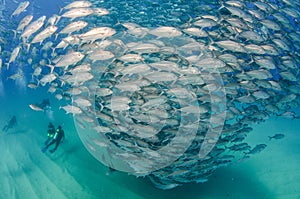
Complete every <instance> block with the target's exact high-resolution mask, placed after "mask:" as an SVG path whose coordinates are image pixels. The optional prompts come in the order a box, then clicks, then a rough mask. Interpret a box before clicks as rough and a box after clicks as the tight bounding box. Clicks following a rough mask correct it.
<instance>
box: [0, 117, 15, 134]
mask: <svg viewBox="0 0 300 199" xmlns="http://www.w3.org/2000/svg"><path fill="white" fill-rule="evenodd" d="M16 124H17V118H16V116H13V117H12V118H11V119H10V120H9V122H8V124H6V125H5V126H4V127H3V129H2V131H4V132H7V131H8V129H10V128H13V127H14V126H15V125H16Z"/></svg>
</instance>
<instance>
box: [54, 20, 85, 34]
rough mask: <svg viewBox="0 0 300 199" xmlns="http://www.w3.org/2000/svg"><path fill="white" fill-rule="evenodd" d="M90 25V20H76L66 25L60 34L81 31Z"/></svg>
mask: <svg viewBox="0 0 300 199" xmlns="http://www.w3.org/2000/svg"><path fill="white" fill-rule="evenodd" d="M87 25H88V22H85V21H75V22H72V23H70V24H68V25H67V26H66V27H64V28H63V29H62V30H61V31H60V32H59V34H69V35H70V34H72V33H73V32H76V31H79V30H81V29H83V28H85V27H86V26H87Z"/></svg>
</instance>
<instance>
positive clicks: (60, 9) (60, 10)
mask: <svg viewBox="0 0 300 199" xmlns="http://www.w3.org/2000/svg"><path fill="white" fill-rule="evenodd" d="M63 10H64V8H62V7H61V6H59V11H58V13H59V14H60V13H61V12H62V11H63Z"/></svg>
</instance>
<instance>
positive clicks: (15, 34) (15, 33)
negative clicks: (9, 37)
mask: <svg viewBox="0 0 300 199" xmlns="http://www.w3.org/2000/svg"><path fill="white" fill-rule="evenodd" d="M12 31H13V33H14V39H16V37H17V31H16V30H12Z"/></svg>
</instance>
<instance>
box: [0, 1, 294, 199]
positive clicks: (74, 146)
mask: <svg viewBox="0 0 300 199" xmlns="http://www.w3.org/2000/svg"><path fill="white" fill-rule="evenodd" d="M257 2H263V1H257ZM268 2H270V3H278V5H283V4H284V2H285V1H268ZM287 2H288V1H287ZM295 2H298V1H295ZM19 3H20V2H17V1H5V0H2V1H1V10H0V11H1V15H0V16H1V22H0V24H1V27H3V28H1V37H0V38H1V42H0V43H1V60H2V61H3V64H2V68H1V70H0V74H1V82H0V83H1V84H0V107H1V112H0V127H1V129H2V127H4V126H5V125H6V124H7V123H8V121H9V120H10V118H11V117H12V116H16V118H17V124H16V126H14V127H13V128H11V129H9V130H8V131H7V132H4V131H2V132H1V134H0V151H1V156H0V159H1V160H0V182H1V183H0V184H1V186H0V199H2V198H3V199H7V198H8V199H10V198H13V199H15V198H16V199H17V198H22V199H23V198H25V199H26V198H30V199H33V198H38V199H40V198H58V199H64V198H78V199H81V198H87V199H89V198H91V199H93V198H95V199H96V198H109V199H110V198H111V199H116V198H120V199H123V198H130V199H133V198H141V199H142V198H146V199H152V198H157V199H168V198H170V199H171V198H176V199H177V198H178V199H181V198H191V199H200V198H201V199H202V198H203V199H219V198H220V199H223V198H232V199H234V198H245V199H247V198H249V199H250V198H251V199H252V198H259V199H263V198H265V199H273V198H274V199H300V191H299V187H300V172H299V171H298V170H299V166H300V146H299V141H300V134H299V130H300V125H299V124H300V120H299V118H300V117H299V115H300V109H299V100H300V92H299V74H300V73H299V62H300V61H299V53H297V52H298V48H299V46H300V45H299V43H300V41H296V42H295V43H294V45H292V44H290V43H289V44H288V45H290V46H291V49H290V51H291V52H288V53H287V52H285V51H284V52H283V53H281V54H280V55H278V56H272V59H274V62H275V63H276V64H278V63H279V64H280V61H282V60H280V56H289V55H292V56H294V57H293V58H294V60H293V61H295V68H292V66H289V67H290V68H288V69H289V70H290V71H292V72H293V73H295V76H294V78H296V80H297V81H294V80H291V79H292V78H293V77H290V76H288V77H286V79H284V78H283V77H284V75H282V77H280V74H279V73H278V71H280V70H283V71H285V68H284V67H283V68H280V67H282V66H276V70H275V69H270V70H269V71H270V74H272V75H273V76H274V77H272V78H273V80H274V81H277V80H278V79H279V81H278V82H279V83H281V86H282V87H283V89H285V87H284V86H286V89H285V90H284V91H282V92H279V94H278V93H276V92H273V93H272V92H269V97H267V98H266V99H264V100H265V101H263V100H262V99H259V97H261V96H259V97H258V98H256V99H258V100H257V102H253V104H252V105H255V104H256V105H258V106H266V105H269V104H272V105H275V106H278V107H280V103H279V101H280V99H281V98H277V95H280V96H281V95H289V94H291V93H293V95H295V100H291V101H290V103H286V104H287V107H284V108H282V111H280V113H281V114H283V113H289V112H290V113H293V114H294V116H296V117H295V118H292V117H285V116H284V115H282V116H276V114H270V117H267V119H266V120H265V121H263V122H258V123H255V122H253V123H252V124H251V125H250V127H252V128H253V130H252V131H250V132H249V133H248V134H247V137H246V138H245V140H243V142H245V143H248V144H249V145H250V146H252V147H254V146H256V145H257V144H266V145H267V147H266V148H265V149H264V150H263V151H261V152H259V153H257V154H253V155H250V156H251V157H250V158H245V159H243V158H242V159H238V160H237V161H232V163H231V164H226V166H224V167H221V166H220V167H219V166H218V165H217V163H216V167H219V168H217V169H216V170H215V168H214V169H213V172H212V173H211V174H210V175H209V176H207V180H208V181H207V182H205V183H194V182H192V183H187V182H186V183H183V184H181V183H178V185H179V186H177V187H175V188H173V189H170V190H162V189H158V188H156V187H155V186H154V185H153V183H152V182H151V181H150V180H149V178H147V177H136V176H135V175H132V174H130V173H126V172H122V171H115V172H110V170H109V168H108V167H107V166H105V165H104V164H103V162H105V161H103V162H100V161H98V160H97V159H101V156H100V157H99V155H98V156H97V150H96V149H97V148H96V149H95V148H93V146H94V145H92V146H91V145H88V144H90V143H93V142H92V141H94V140H95V137H93V136H94V134H92V133H91V134H88V132H87V130H86V129H88V128H87V127H86V129H83V130H82V129H81V130H80V131H78V129H79V128H78V123H77V122H78V120H74V117H73V115H72V114H66V111H65V110H63V108H61V107H63V106H66V104H70V100H69V99H67V98H63V99H62V100H59V99H57V96H56V97H55V94H56V93H63V92H64V89H66V88H65V87H64V86H63V85H59V86H56V87H57V89H58V91H57V92H56V93H55V94H51V93H50V92H48V89H49V84H46V86H38V88H36V89H30V88H28V87H27V85H28V83H29V82H32V80H31V75H32V71H33V66H32V65H31V64H30V63H28V62H29V61H28V59H29V58H32V59H33V60H32V62H33V63H34V64H36V62H37V63H38V62H39V61H40V60H41V59H42V58H43V57H44V58H45V55H43V54H42V53H41V52H42V51H39V50H37V51H38V55H37V56H34V55H33V53H32V51H30V53H26V52H25V47H23V48H24V49H23V50H24V51H22V52H21V53H20V55H19V57H18V58H17V60H16V61H15V62H12V63H11V64H10V69H9V70H7V69H6V65H5V62H8V60H9V58H10V54H11V52H12V50H13V49H14V48H15V47H16V46H17V45H18V44H19V43H21V42H22V41H21V40H19V39H13V31H12V30H15V29H16V27H17V25H18V23H19V21H20V20H21V19H22V18H23V17H24V16H25V15H27V14H32V15H34V17H35V18H37V17H40V16H42V15H46V16H47V19H48V18H49V17H50V16H52V14H54V13H59V9H60V8H62V7H64V6H65V5H67V3H70V2H64V1H61V0H56V1H45V0H35V1H30V5H29V6H28V8H27V9H26V10H25V11H24V13H21V14H20V16H14V17H11V16H10V15H11V13H12V12H13V11H14V9H15V8H16V7H17V5H18V4H19ZM248 4H249V5H248V8H253V4H251V3H248ZM94 5H95V6H100V7H103V8H106V9H108V10H109V11H110V17H103V18H97V17H91V18H88V20H90V21H91V24H90V26H91V27H94V25H96V24H98V25H101V26H109V27H110V26H111V27H114V28H115V29H116V30H117V31H119V32H118V34H116V36H114V37H113V39H118V37H120V38H126V39H128V40H125V39H124V42H125V43H126V42H128V43H126V45H127V46H130V44H131V43H130V42H132V43H133V42H140V43H143V42H146V41H147V40H149V38H151V39H153V37H150V36H137V37H133V36H128V35H129V31H127V30H125V28H124V27H119V26H118V24H119V23H120V24H123V23H126V22H132V23H137V24H139V25H141V26H143V27H147V28H153V27H157V26H172V27H178V29H180V30H181V29H183V28H185V25H186V23H187V24H190V23H192V20H193V19H194V18H195V17H198V16H202V15H205V14H207V15H213V14H214V13H216V12H219V10H218V9H217V7H218V6H219V3H218V1H196V0H195V1H163V0H152V1H148V0H147V1H133V0H132V1H118V2H116V1H94ZM297 5H299V2H298V4H297ZM295 9H296V11H298V15H299V10H300V8H299V7H296V8H295ZM223 12H224V13H225V14H224V15H225V16H226V13H227V11H220V13H222V14H223ZM278 12H280V13H281V11H280V10H278ZM272 14H273V13H269V15H270V16H269V15H264V16H265V17H267V18H268V19H271V20H274V17H273V16H272ZM292 14H293V13H292ZM295 15H296V14H295ZM299 16H300V15H299ZM288 20H290V22H291V27H289V28H290V29H287V30H286V33H287V34H288V33H290V32H293V31H295V32H294V33H295V34H296V35H299V29H300V27H299V20H300V17H298V18H297V17H296V18H293V17H289V18H288ZM8 21H9V22H8ZM62 21H63V20H62ZM67 23H69V21H68V20H65V21H63V22H62V24H60V26H62V27H63V26H65V25H66V24H67ZM218 23H221V21H218ZM253 23H257V21H255V22H253ZM62 27H60V28H62ZM204 30H205V31H207V32H211V36H212V37H213V35H215V34H220V35H219V36H220V37H225V38H226V37H227V36H228V35H230V34H229V32H230V31H229V32H226V31H227V30H226V31H225V30H223V29H222V30H220V31H221V32H222V31H223V32H222V34H221V33H219V32H218V28H214V26H213V28H208V29H205V28H204ZM237 31H240V30H237ZM256 31H257V32H259V33H260V34H262V35H263V34H264V33H262V32H263V31H266V32H267V33H265V34H267V35H268V34H269V35H272V36H273V34H275V33H277V34H278V32H276V31H274V30H265V29H263V28H261V27H260V26H258V30H256ZM268 31H269V32H268ZM233 32H234V31H233ZM121 33H122V34H121ZM18 34H19V33H18ZM125 35H126V36H125ZM275 35H276V34H275ZM228 37H230V36H228ZM295 37H296V36H295ZM58 38H59V39H61V38H60V37H58ZM187 38H188V39H187ZM190 38H193V40H192V39H191V40H189V39H190ZM51 39H52V40H51V41H53V42H55V40H54V38H51ZM156 39H157V40H158V41H157V42H165V43H167V44H168V45H169V46H168V47H170V46H172V42H174V46H176V48H177V49H176V50H178V49H179V50H178V51H176V52H175V51H174V57H175V58H178V57H181V56H182V57H184V56H186V57H187V56H191V55H195V56H196V55H197V56H198V55H199V54H200V55H201V54H202V53H203V54H206V53H207V55H208V56H210V55H211V54H212V57H215V56H219V54H222V51H220V52H213V53H211V54H210V52H208V51H213V50H212V48H215V49H217V50H218V49H220V47H219V46H217V47H216V46H213V44H212V45H211V46H210V47H212V48H210V49H209V50H208V49H207V48H203V51H202V52H200V53H199V51H198V49H197V50H191V52H188V50H186V52H180V51H181V50H182V48H181V46H180V45H182V44H181V43H184V44H185V43H186V42H190V41H194V39H195V37H194V36H190V37H187V36H186V35H184V36H182V37H180V39H178V40H176V39H173V40H172V39H170V40H168V39H163V38H161V37H160V36H158V37H157V38H156ZM196 39H197V41H198V42H199V43H201V44H205V45H206V44H207V42H209V39H207V38H202V37H201V38H200V39H199V38H197V37H196ZM230 39H232V38H230ZM298 40H300V39H299V38H298ZM47 41H50V39H48V40H47ZM240 41H241V42H245V44H246V43H247V40H246V39H245V40H240ZM56 42H57V41H56ZM168 42H169V43H168ZM268 42H271V41H270V39H266V43H267V44H268ZM44 43H45V42H44ZM44 43H43V44H44ZM91 43H93V42H91ZM170 43H171V44H170ZM124 45H125V44H124ZM272 45H274V43H272ZM274 46H275V45H274ZM33 47H36V48H37V49H39V48H40V47H42V45H38V44H33V45H32V46H31V49H32V48H33ZM172 47H173V46H172ZM76 48H77V46H76ZM166 49H167V48H166ZM278 49H280V48H279V47H278ZM114 50H115V49H114ZM58 52H59V53H61V54H62V55H63V54H64V53H66V52H65V51H63V50H61V51H58ZM120 52H121V50H120ZM226 52H227V53H228V52H229V54H232V55H236V56H237V57H238V58H239V59H242V58H243V57H242V55H241V54H239V52H235V51H234V50H231V51H230V50H229V51H226ZM124 53H125V52H124ZM176 53H178V54H179V56H178V57H176V56H177V54H176ZM180 53H181V54H180ZM197 53H199V54H197ZM289 53H291V54H289ZM245 54H246V53H245ZM147 55H148V54H147ZM150 55H151V56H152V57H151V56H149V57H146V56H145V60H144V61H145V62H147V63H148V62H150V63H152V61H153V60H154V61H153V62H155V60H157V59H163V58H165V57H167V58H170V60H173V59H175V58H174V57H172V56H171V55H172V54H171V55H168V56H170V57H168V56H165V57H163V54H159V53H153V54H150ZM200 55H199V57H200ZM47 56H48V58H49V61H50V62H51V60H50V59H52V58H50V53H48V54H47ZM162 57H163V58H162ZM253 57H254V56H253ZM253 57H252V56H248V57H246V58H245V60H246V61H249V62H250V61H253V60H252V58H253ZM270 57H271V56H270ZM167 58H165V59H167ZM191 59H192V58H191ZM149 60H150V61H149ZM184 60H187V59H182V60H179V61H178V62H180V61H182V62H184ZM283 60H284V61H286V60H285V59H283ZM52 61H53V60H52ZM191 62H192V61H191ZM96 63H98V62H96ZM105 63H106V62H101V64H105ZM180 63H181V62H180ZM215 64H216V63H215ZM242 64H243V62H241V65H242ZM246 65H247V64H246ZM110 67H114V66H112V65H110ZM244 67H245V66H244ZM247 67H248V66H247ZM255 67H256V65H255ZM20 68H21V69H22V71H23V72H24V74H23V76H22V78H20V77H18V78H16V80H12V79H9V78H8V77H9V76H10V75H13V74H16V73H17V71H18V70H19V69H20ZM99 68H100V67H99ZM245 68H246V67H245ZM99 70H100V69H99ZM107 70H110V69H107ZM247 70H248V71H249V69H245V71H246V72H248V71H247ZM55 72H57V74H58V75H57V76H63V75H64V74H65V73H64V72H66V71H63V72H62V70H56V69H55ZM93 72H94V73H93V74H94V75H96V74H97V75H99V73H97V72H95V71H93ZM109 72H111V71H109ZM48 73H49V67H47V66H43V71H42V75H41V76H45V75H46V74H48ZM67 73H68V72H67ZM224 73H228V74H229V75H228V76H229V77H230V78H228V79H224V83H225V84H226V83H228V82H230V81H231V80H236V82H238V79H237V78H236V77H235V75H237V73H238V72H236V71H234V72H230V71H226V72H224ZM242 74H244V72H243V73H242ZM111 78H112V79H113V78H115V77H113V76H112V77H111ZM280 78H283V79H284V80H282V79H280ZM267 79H268V78H267ZM39 80H40V79H39ZM260 80H261V79H260ZM263 80H265V79H263ZM268 80H269V79H268ZM290 80H291V81H290ZM124 81H125V80H124ZM233 82H235V81H233ZM253 82H255V83H257V85H258V82H259V81H258V80H257V79H255V78H253V79H250V78H249V82H247V83H248V84H247V85H249V88H250V87H251V83H253ZM60 83H62V82H60ZM206 83H207V82H206ZM230 83H232V82H230ZM243 83H244V84H245V82H243ZM263 83H266V82H264V81H262V82H261V85H260V87H259V89H261V90H265V91H270V90H268V89H262V88H263V86H262V85H263ZM103 84H104V83H103ZM87 85H88V86H91V87H92V86H93V85H90V84H87ZM228 85H229V83H228ZM228 85H225V86H228ZM163 86H166V85H163ZM170 86H172V84H170ZM268 86H270V85H268ZM292 86H294V87H293V88H296V89H294V90H292V89H290V90H289V89H288V88H290V87H292ZM228 87H229V86H228ZM91 90H92V89H91ZM95 90H96V89H95ZM208 91H210V90H208ZM250 91H251V92H252V95H253V96H254V91H257V90H254V91H253V90H251V89H250ZM237 92H238V94H239V96H243V94H244V93H245V92H246V91H245V90H243V89H240V90H237ZM251 92H249V93H248V94H249V95H250V93H251ZM207 93H209V92H207ZM211 93H213V92H211ZM211 93H210V94H211ZM229 93H230V92H229ZM267 93H268V92H267ZM238 94H237V95H238ZM256 94H257V93H256ZM178 95H179V94H178ZM249 95H245V96H249ZM257 95H258V94H257ZM159 96H160V95H159ZM227 97H228V99H227V102H228V103H229V102H231V101H233V100H235V96H234V94H228V95H227ZM46 98H48V99H49V100H50V104H51V109H52V111H53V115H51V117H50V115H49V112H42V111H34V110H32V109H31V108H30V107H29V104H37V103H40V102H41V101H42V100H43V99H46ZM262 98H263V97H262ZM93 100H94V98H93ZM204 100H205V99H204ZM235 102H237V101H235ZM288 102H289V101H288ZM220 104H221V103H220ZM246 104H247V103H246ZM171 105H172V106H173V105H174V103H173V104H171ZM231 105H233V103H232V104H231ZM248 105H249V104H247V105H245V104H243V103H240V104H238V103H236V107H235V108H240V109H244V108H247V106H248ZM282 106H283V105H282ZM174 107H175V106H174ZM174 107H173V108H174ZM259 108H260V110H263V107H259ZM93 110H94V109H93ZM283 110H284V111H283ZM211 112H214V111H211ZM262 112H263V113H265V111H262ZM175 113H176V112H175ZM243 114H244V113H240V115H241V116H240V115H238V116H237V118H235V120H231V122H239V121H241V119H243V117H242V115H243ZM175 115H176V114H175ZM86 116H89V115H88V114H87V115H86ZM251 116H252V115H251V114H250V115H249V118H251ZM116 118H117V117H116ZM88 119H89V118H88ZM246 119H247V118H246ZM251 119H253V120H254V119H255V117H254V118H251ZM50 121H51V122H53V124H54V125H55V126H58V125H61V126H62V127H63V129H64V131H65V136H66V139H65V140H64V142H63V143H61V144H60V145H59V147H58V149H57V151H55V153H53V154H52V153H50V152H49V151H48V152H46V153H42V152H41V148H42V147H43V143H44V141H45V140H46V138H47V126H48V123H49V122H50ZM95 121H96V123H97V122H98V120H95ZM123 122H124V121H123ZM94 124H95V123H88V122H87V123H85V125H86V126H93V125H94ZM97 124H98V123H97ZM112 126H113V124H112ZM85 133H86V134H85ZM275 134H284V137H283V138H282V139H271V140H270V139H269V138H268V136H274V135H275ZM89 139H90V140H89ZM112 140H113V139H112ZM115 140H117V138H115ZM121 140H122V139H121ZM89 141H90V142H89ZM98 141H102V140H100V138H98ZM95 143H96V142H95ZM95 143H94V144H95ZM222 147H223V146H222ZM51 148H52V146H51V147H50V149H51ZM224 149H226V147H224ZM95 151H96V152H95ZM92 154H93V155H92ZM186 154H188V153H186ZM186 154H185V155H186ZM232 154H233V155H236V156H241V154H242V156H243V155H244V153H243V152H238V151H236V152H233V153H232ZM111 155H112V156H111V157H116V156H113V155H114V154H111ZM126 155H127V154H126ZM95 157H97V159H96V158H95ZM243 157H245V156H243ZM213 158H216V157H213ZM105 163H106V162H105ZM114 166H116V165H114ZM175 166H176V165H175ZM177 166H178V165H177ZM210 166H211V165H210ZM115 168H116V170H119V169H118V167H117V166H116V167H115ZM191 169H192V168H191V167H187V170H191ZM120 170H121V169H120ZM166 170H168V168H167V169H166ZM162 173H163V172H162ZM188 179H189V178H188V177H186V180H188ZM205 179H206V178H205ZM173 180H174V179H173Z"/></svg>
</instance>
